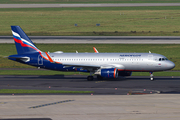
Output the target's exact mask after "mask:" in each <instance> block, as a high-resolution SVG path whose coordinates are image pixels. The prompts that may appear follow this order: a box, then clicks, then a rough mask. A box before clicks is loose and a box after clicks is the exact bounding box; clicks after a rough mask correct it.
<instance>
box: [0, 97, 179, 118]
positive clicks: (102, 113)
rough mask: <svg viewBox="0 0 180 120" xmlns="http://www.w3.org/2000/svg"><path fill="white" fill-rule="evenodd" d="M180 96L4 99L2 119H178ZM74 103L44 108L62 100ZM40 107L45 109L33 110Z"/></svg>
mask: <svg viewBox="0 0 180 120" xmlns="http://www.w3.org/2000/svg"><path fill="white" fill-rule="evenodd" d="M179 99H180V95H160V94H158V95H97V96H96V95H51V96H46V95H41V96H34V95H32V96H31V95H30V96H28V95H24V96H16V95H14V96H13V95H11V96H10V95H9V96H2V95H1V96H0V119H3V118H4V119H5V118H51V119H52V120H178V119H179V118H180V114H179V113H180V101H179ZM65 100H73V101H69V102H62V103H59V104H53V105H47V106H42V105H45V104H49V103H56V102H59V101H65ZM37 105H40V106H42V107H37V108H30V107H32V106H37Z"/></svg>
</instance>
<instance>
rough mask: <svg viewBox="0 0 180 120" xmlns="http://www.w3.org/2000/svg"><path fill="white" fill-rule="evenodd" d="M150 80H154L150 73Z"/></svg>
mask: <svg viewBox="0 0 180 120" xmlns="http://www.w3.org/2000/svg"><path fill="white" fill-rule="evenodd" d="M150 80H151V81H153V80H154V76H153V74H152V73H150Z"/></svg>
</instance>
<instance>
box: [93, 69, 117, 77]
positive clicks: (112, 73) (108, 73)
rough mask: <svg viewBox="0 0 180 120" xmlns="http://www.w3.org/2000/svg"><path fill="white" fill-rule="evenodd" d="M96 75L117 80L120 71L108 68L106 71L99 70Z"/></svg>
mask: <svg viewBox="0 0 180 120" xmlns="http://www.w3.org/2000/svg"><path fill="white" fill-rule="evenodd" d="M95 74H96V75H100V76H101V77H105V78H117V77H118V71H117V69H116V68H106V69H99V70H98V71H96V73H95Z"/></svg>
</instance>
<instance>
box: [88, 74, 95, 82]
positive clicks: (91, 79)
mask: <svg viewBox="0 0 180 120" xmlns="http://www.w3.org/2000/svg"><path fill="white" fill-rule="evenodd" d="M92 74H93V73H92V72H90V76H88V77H87V81H93V79H94V77H93V76H92Z"/></svg>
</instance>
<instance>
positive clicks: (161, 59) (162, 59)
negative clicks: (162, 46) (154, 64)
mask: <svg viewBox="0 0 180 120" xmlns="http://www.w3.org/2000/svg"><path fill="white" fill-rule="evenodd" d="M165 60H168V59H167V58H159V61H165Z"/></svg>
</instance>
